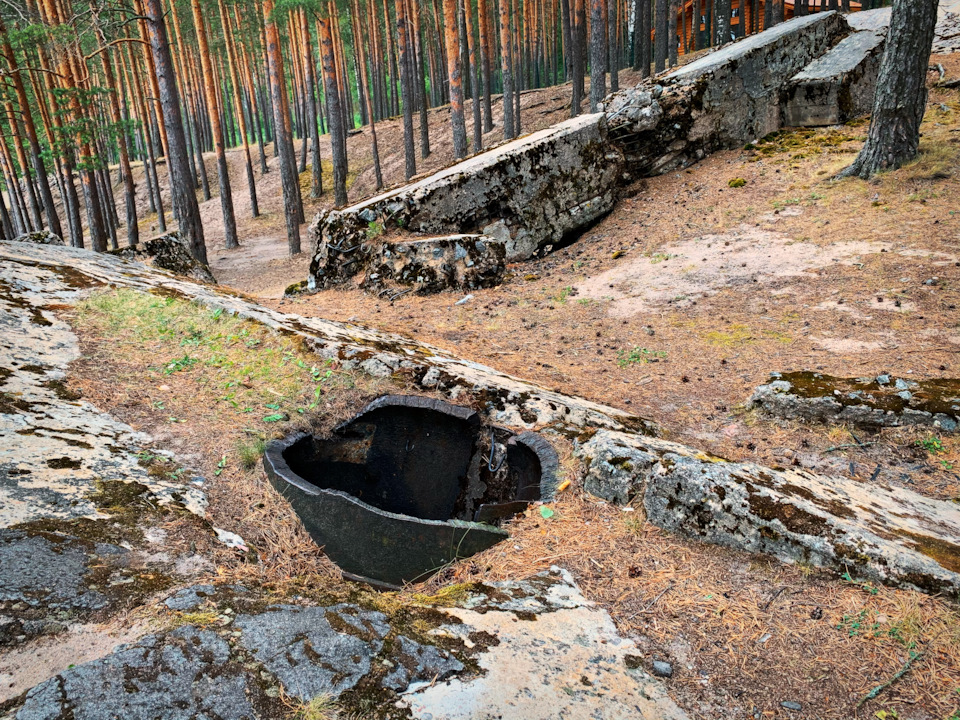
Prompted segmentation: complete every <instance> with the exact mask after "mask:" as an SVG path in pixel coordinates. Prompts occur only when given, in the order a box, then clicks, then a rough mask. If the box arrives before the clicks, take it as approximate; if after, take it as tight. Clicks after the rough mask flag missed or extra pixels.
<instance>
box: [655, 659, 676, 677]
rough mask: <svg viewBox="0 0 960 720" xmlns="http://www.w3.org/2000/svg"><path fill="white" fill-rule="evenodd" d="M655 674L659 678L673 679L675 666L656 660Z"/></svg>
mask: <svg viewBox="0 0 960 720" xmlns="http://www.w3.org/2000/svg"><path fill="white" fill-rule="evenodd" d="M653 674H654V675H656V676H657V677H665V678H668V677H673V665H671V664H670V663H668V662H664V661H663V660H654V661H653Z"/></svg>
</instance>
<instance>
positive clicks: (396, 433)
mask: <svg viewBox="0 0 960 720" xmlns="http://www.w3.org/2000/svg"><path fill="white" fill-rule="evenodd" d="M451 408H453V410H452V411H451ZM512 438H513V435H512V433H510V432H509V431H507V430H504V429H501V428H484V427H482V426H481V425H480V422H479V420H478V418H477V416H476V414H475V413H473V412H472V411H469V410H465V409H464V408H456V407H455V406H451V405H447V404H446V403H439V402H438V403H437V404H436V406H435V407H410V406H404V405H385V406H383V407H377V408H373V409H370V410H367V411H366V412H364V413H362V414H361V415H360V416H358V417H357V418H355V419H354V420H352V421H350V422H348V423H346V424H344V425H343V426H341V427H340V428H338V429H337V430H336V431H335V432H334V433H333V435H332V437H331V438H329V439H322V438H313V437H306V438H304V440H302V441H300V442H297V443H295V444H294V445H292V446H291V447H289V448H288V449H287V450H286V451H285V452H284V459H285V460H286V461H287V464H288V465H289V466H290V469H291V470H292V471H293V472H295V473H296V474H297V475H299V476H300V477H301V478H303V479H304V480H306V481H307V482H309V483H311V484H313V485H315V486H317V487H319V488H323V489H326V490H339V491H341V492H345V493H349V494H350V495H352V496H354V497H356V498H358V499H359V500H362V501H363V502H365V503H367V504H369V505H372V506H374V507H376V508H379V509H381V510H385V511H387V512H391V513H398V514H402V515H410V516H413V517H416V518H422V519H426V520H449V519H461V520H474V519H481V520H484V521H487V522H489V521H491V520H494V519H497V518H498V517H500V516H502V515H503V514H512V513H510V512H508V511H510V510H512V511H513V512H517V511H519V510H522V509H523V506H525V505H526V503H527V502H530V501H534V500H538V499H540V496H541V488H540V481H541V474H542V468H541V463H540V459H539V458H538V456H537V454H536V453H535V452H534V451H533V450H531V449H530V448H529V447H527V446H525V445H524V444H520V443H517V442H515V441H513V440H512ZM491 443H493V444H494V445H495V448H494V451H493V454H492V457H491V452H490V447H491ZM516 501H519V502H520V504H519V505H518V506H516V507H512V508H507V507H504V508H502V509H503V511H504V512H502V513H498V512H494V511H493V510H495V509H496V508H494V509H493V510H492V509H491V507H490V506H500V505H502V504H504V503H513V502H516ZM484 507H485V509H484V510H483V511H482V512H480V513H479V514H480V517H478V511H480V510H481V508H484Z"/></svg>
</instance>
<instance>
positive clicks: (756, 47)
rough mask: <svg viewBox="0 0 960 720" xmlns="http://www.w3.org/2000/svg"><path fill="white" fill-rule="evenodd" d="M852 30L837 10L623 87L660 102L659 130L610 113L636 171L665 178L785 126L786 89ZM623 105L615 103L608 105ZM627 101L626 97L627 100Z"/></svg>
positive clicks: (641, 102)
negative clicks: (782, 110)
mask: <svg viewBox="0 0 960 720" xmlns="http://www.w3.org/2000/svg"><path fill="white" fill-rule="evenodd" d="M849 32H850V27H849V25H848V24H847V22H846V20H845V19H844V17H843V16H842V15H840V14H839V13H837V12H825V13H817V14H814V15H807V16H804V17H798V18H794V19H792V20H789V21H787V22H785V23H781V24H780V25H777V26H775V27H773V28H770V29H769V30H766V31H764V32H762V33H759V34H757V35H751V36H749V37H747V38H744V39H742V40H740V41H738V42H735V43H732V44H730V45H727V46H725V47H723V48H721V49H720V50H717V51H716V52H713V53H710V54H709V55H705V56H704V57H702V58H700V59H698V60H695V61H694V62H692V63H690V64H689V65H685V66H683V67H682V68H680V69H678V70H675V71H673V72H671V73H669V74H667V75H665V76H662V77H660V78H659V79H658V80H659V82H660V83H662V86H660V85H654V86H653V87H652V88H651V86H650V85H640V86H637V87H636V88H632V89H627V90H624V91H622V92H621V94H622V95H626V96H627V97H630V96H633V97H635V98H636V103H638V104H639V105H640V106H645V105H646V104H647V103H648V96H649V95H651V94H652V97H653V101H654V102H655V103H656V104H657V105H658V106H659V109H660V114H661V119H660V120H659V122H657V123H656V125H655V126H654V127H652V128H651V127H649V124H648V123H647V122H641V123H639V124H637V123H634V122H633V121H631V120H630V119H629V118H628V115H627V114H626V113H624V114H621V115H618V116H617V117H616V118H614V117H611V135H612V136H613V137H616V138H619V139H620V140H621V142H623V143H624V144H625V154H626V156H627V162H628V164H629V166H630V170H631V172H632V173H633V174H634V175H635V176H638V177H639V176H644V175H658V174H661V173H664V172H669V171H670V170H673V169H675V168H677V167H681V166H686V165H689V164H691V163H693V162H696V161H697V160H701V159H703V158H704V157H706V156H707V155H709V154H710V153H713V152H716V151H718V150H725V149H730V148H735V147H740V146H742V145H744V144H746V143H748V142H752V141H754V140H756V139H759V138H762V137H764V136H765V135H769V134H770V133H771V132H774V131H776V130H779V129H780V127H781V125H782V120H781V113H780V93H781V91H782V89H783V87H784V86H785V85H786V84H787V83H788V82H789V80H790V79H791V78H792V77H793V76H794V75H796V74H797V73H798V72H800V71H801V70H802V69H803V68H805V67H806V66H807V65H808V64H809V63H810V62H811V61H813V60H815V59H816V58H819V57H821V56H822V55H824V54H825V53H826V52H827V51H828V50H830V49H831V48H832V47H833V46H834V45H835V44H836V43H837V42H839V41H840V40H841V39H842V38H843V37H844V36H845V35H847V34H848V33H849ZM611 102H612V103H616V102H617V100H616V96H614V99H613V100H612V101H611V100H608V101H607V104H608V106H609V105H610V104H611ZM620 103H621V104H624V103H623V101H620Z"/></svg>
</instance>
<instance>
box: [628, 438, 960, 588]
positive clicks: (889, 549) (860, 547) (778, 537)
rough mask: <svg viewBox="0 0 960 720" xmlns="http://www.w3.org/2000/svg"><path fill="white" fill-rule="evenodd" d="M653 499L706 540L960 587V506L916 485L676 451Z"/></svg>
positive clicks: (894, 581)
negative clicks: (772, 467)
mask: <svg viewBox="0 0 960 720" xmlns="http://www.w3.org/2000/svg"><path fill="white" fill-rule="evenodd" d="M644 507H645V508H646V511H647V517H648V519H649V520H650V521H651V522H652V523H654V524H655V525H657V526H658V527H661V528H663V529H664V530H670V531H672V532H679V533H682V534H684V535H687V536H688V537H693V538H696V539H698V540H703V541H705V542H710V543H715V544H718V545H726V546H729V547H735V548H738V549H741V550H747V551H750V552H761V553H768V554H770V555H773V556H774V557H777V558H779V559H780V560H783V561H785V562H804V563H810V564H812V565H816V566H820V567H833V568H835V569H836V570H837V571H841V572H849V573H850V574H851V575H852V576H854V577H856V578H857V579H864V580H873V581H876V582H881V583H886V584H890V585H899V586H902V587H915V588H918V589H920V590H924V591H926V592H932V593H940V592H942V593H945V594H947V595H950V596H953V597H960V508H957V507H956V506H955V505H952V504H951V503H945V502H942V501H939V500H931V499H930V498H926V497H923V496H921V495H918V494H916V493H913V492H910V491H909V490H903V489H901V488H892V487H887V486H882V485H870V484H867V483H862V482H857V481H855V480H849V479H847V478H833V477H824V476H818V475H814V474H812V473H807V472H796V471H788V470H784V471H777V470H769V469H767V468H763V467H760V466H758V465H754V464H752V463H727V462H703V461H701V460H698V459H695V458H689V457H681V456H679V455H671V454H668V455H664V456H663V458H661V461H660V463H659V464H658V465H657V467H656V468H655V470H654V472H653V473H651V475H650V478H649V479H648V481H647V488H646V492H645V494H644Z"/></svg>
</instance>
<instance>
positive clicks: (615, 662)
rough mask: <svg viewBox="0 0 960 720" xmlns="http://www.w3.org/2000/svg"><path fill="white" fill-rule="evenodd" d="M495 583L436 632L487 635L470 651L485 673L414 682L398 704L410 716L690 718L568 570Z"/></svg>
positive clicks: (449, 719)
mask: <svg viewBox="0 0 960 720" xmlns="http://www.w3.org/2000/svg"><path fill="white" fill-rule="evenodd" d="M493 590H494V591H495V592H494V593H493V594H491V596H492V597H496V596H497V595H499V594H500V593H503V594H506V595H508V596H509V597H510V599H509V600H506V601H499V602H497V601H494V602H492V603H491V602H489V601H488V598H486V596H472V597H471V598H470V599H469V600H468V601H467V602H466V603H464V607H461V608H452V609H450V610H449V611H448V613H449V615H450V616H451V617H452V618H455V619H456V620H457V621H459V622H457V623H456V624H450V625H446V626H443V627H442V628H440V629H439V630H436V631H434V632H435V633H437V634H447V635H451V636H453V637H458V638H461V639H463V640H464V642H466V641H467V640H469V639H470V638H471V637H487V638H490V639H491V644H490V645H489V646H488V647H487V648H486V649H485V651H484V652H483V653H482V654H480V655H479V656H478V658H477V661H478V664H479V666H480V669H481V671H482V673H483V674H482V675H479V676H474V677H465V676H459V677H456V678H454V679H451V680H448V681H447V682H445V683H431V684H429V685H428V686H427V687H424V688H422V689H416V688H411V689H410V690H408V691H407V693H406V694H405V695H404V696H403V700H402V703H403V706H404V707H407V708H409V710H410V712H411V714H412V715H413V717H415V718H420V719H421V720H431V719H433V718H444V720H474V719H475V718H511V719H516V720H520V718H523V720H548V719H552V718H565V719H567V720H588V719H592V718H628V717H629V718H637V719H638V720H639V719H643V718H647V719H649V720H681V719H682V718H686V717H687V716H686V713H684V712H683V711H682V710H681V709H680V708H678V707H677V706H676V705H675V704H674V702H673V700H671V699H670V697H669V696H668V695H667V693H666V691H665V690H664V688H663V687H662V686H661V685H660V684H659V681H657V680H655V679H654V678H652V677H650V676H649V675H647V674H646V673H644V672H643V671H642V670H640V669H639V668H638V665H639V662H640V661H641V658H640V657H639V656H638V655H636V654H634V653H637V649H636V646H635V645H634V643H633V642H632V641H631V640H627V639H625V638H623V637H621V636H620V634H619V633H618V632H617V629H616V627H615V626H614V625H613V622H612V621H611V619H610V616H609V615H607V613H606V612H604V611H602V610H597V609H596V608H593V607H591V604H590V603H588V602H587V601H586V600H585V599H584V598H583V596H582V595H581V594H580V592H579V590H577V588H576V586H575V585H574V584H573V582H572V578H571V577H570V575H569V573H567V572H566V571H564V570H560V569H558V568H554V569H553V570H552V571H551V573H549V574H543V575H539V576H537V577H535V578H533V579H532V580H531V581H529V582H527V583H524V584H517V583H510V582H507V583H495V584H494V585H493ZM531 590H533V594H530V591H531ZM472 607H473V608H477V609H472ZM479 610H482V612H481V611H479Z"/></svg>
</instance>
